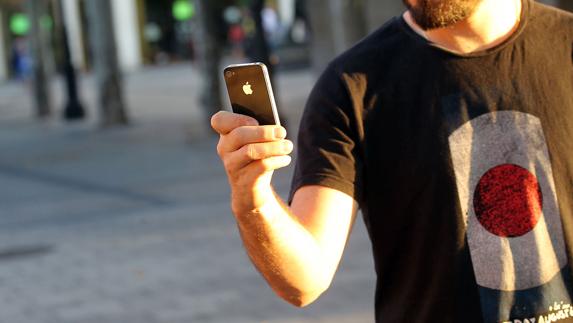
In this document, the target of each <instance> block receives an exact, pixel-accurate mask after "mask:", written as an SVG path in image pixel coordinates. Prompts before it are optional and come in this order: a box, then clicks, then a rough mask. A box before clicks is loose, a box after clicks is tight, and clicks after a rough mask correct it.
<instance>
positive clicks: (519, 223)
mask: <svg viewBox="0 0 573 323" xmlns="http://www.w3.org/2000/svg"><path fill="white" fill-rule="evenodd" d="M542 207H543V196H542V194H541V188H540V186H539V182H538V181H537V178H536V177H535V175H533V174H532V173H531V172H529V171H528V170H527V169H525V168H523V167H520V166H517V165H513V164H504V165H499V166H496V167H494V168H491V169H490V170H488V171H487V172H486V173H485V174H484V175H483V176H482V178H481V179H480V180H479V183H478V185H477V187H476V190H475V193H474V210H475V214H476V216H477V219H478V221H479V222H480V223H481V225H482V226H483V227H484V228H485V229H486V230H487V231H489V232H491V233H493V234H495V235H497V236H500V237H510V238H511V237H519V236H522V235H524V234H526V233H528V232H529V231H531V230H533V228H535V225H536V224H537V222H538V221H539V217H540V216H541V211H542Z"/></svg>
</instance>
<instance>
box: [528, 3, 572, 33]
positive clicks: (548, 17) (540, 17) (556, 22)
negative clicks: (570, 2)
mask: <svg viewBox="0 0 573 323" xmlns="http://www.w3.org/2000/svg"><path fill="white" fill-rule="evenodd" d="M531 11H532V12H531V18H530V20H531V22H532V23H534V24H537V25H540V26H541V27H542V28H543V29H544V30H545V31H546V32H566V33H567V34H569V35H571V36H573V13H571V12H568V11H565V10H562V9H559V8H556V7H552V6H549V5H545V4H542V3H539V2H533V5H532V10H531Z"/></svg>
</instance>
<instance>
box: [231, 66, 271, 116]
mask: <svg viewBox="0 0 573 323" xmlns="http://www.w3.org/2000/svg"><path fill="white" fill-rule="evenodd" d="M223 75H224V77H225V84H226V85H227V92H228V93H229V99H230V100H231V107H232V108H233V112H235V113H240V114H244V115H248V116H250V117H253V118H255V119H256V120H257V121H258V122H259V125H261V126H262V125H279V126H280V120H279V115H278V112H277V106H276V103H275V96H274V94H273V89H272V87H271V81H270V78H269V72H268V70H267V67H266V66H265V64H263V63H258V62H257V63H248V64H235V65H229V66H227V67H226V68H225V70H224V71H223Z"/></svg>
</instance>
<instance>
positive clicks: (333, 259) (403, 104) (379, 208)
mask: <svg viewBox="0 0 573 323" xmlns="http://www.w3.org/2000/svg"><path fill="white" fill-rule="evenodd" d="M404 3H405V4H406V6H407V8H408V10H407V11H406V12H405V13H404V14H403V15H402V16H400V17H395V18H393V19H391V20H390V21H388V22H387V23H386V24H385V25H384V26H382V27H381V28H380V29H378V30H377V31H375V32H374V33H372V34H371V35H370V36H368V37H367V38H365V39H364V40H362V41H361V42H360V43H358V44H357V45H356V46H354V47H353V48H351V49H350V50H348V51H347V52H346V53H344V54H342V55H341V56H339V57H338V58H337V59H335V60H334V61H333V62H331V63H330V64H329V66H328V68H327V69H326V71H325V72H324V74H323V75H322V77H321V78H320V79H319V81H318V82H317V84H316V85H315V87H314V89H313V91H312V93H311V95H310V98H309V100H308V103H307V106H306V110H305V113H304V115H303V119H302V122H301V125H300V130H299V131H300V132H299V136H298V159H297V163H296V169H295V174H294V179H293V184H292V190H291V194H290V198H289V203H290V206H287V205H286V204H285V203H284V202H283V201H282V200H281V199H280V198H279V197H277V195H276V194H275V193H274V191H273V189H272V187H271V184H270V183H271V177H272V174H273V170H275V169H278V168H281V167H285V166H287V165H288V164H289V163H290V161H291V160H290V157H289V154H290V153H291V151H292V150H293V144H292V143H291V142H290V141H288V140H286V139H285V135H286V133H285V130H284V129H283V128H281V127H278V126H257V123H256V121H254V120H253V119H251V118H249V117H246V116H241V115H236V114H232V113H230V112H219V113H217V114H216V115H214V116H213V118H212V125H213V128H214V129H215V130H216V131H217V132H219V133H220V135H221V138H220V141H219V144H218V147H217V149H218V152H219V155H220V157H221V159H222V160H223V163H224V165H225V169H226V171H227V175H228V178H229V183H230V186H231V190H232V195H231V203H232V210H233V213H234V215H235V218H236V220H237V222H238V227H239V230H240V232H241V236H242V238H243V241H244V244H245V247H246V249H247V251H248V253H249V256H250V258H251V260H252V261H253V263H254V264H255V265H256V267H257V268H258V269H259V271H260V272H261V274H262V275H263V276H264V278H265V279H266V280H267V282H268V283H269V285H270V286H271V287H272V288H273V290H274V291H275V292H276V293H277V294H278V295H279V296H280V297H282V298H284V299H285V300H286V301H288V302H290V303H292V304H294V305H296V306H305V305H307V304H309V303H311V302H313V301H314V300H315V299H316V298H317V297H319V295H320V294H321V293H323V292H324V291H325V290H326V289H327V288H328V286H329V285H330V283H331V281H332V279H333V276H334V273H335V271H336V268H337V267H338V264H339V262H340V259H341V255H342V252H343V249H344V245H345V244H346V241H347V239H348V235H349V233H350V231H351V228H352V224H353V222H354V220H355V216H356V212H357V210H358V209H359V208H360V209H361V210H362V213H363V216H364V221H365V223H366V227H367V229H368V231H369V234H370V238H371V240H372V248H373V253H374V262H375V269H376V274H377V277H378V280H377V285H376V300H375V308H376V321H377V322H557V321H563V322H566V321H569V320H570V318H571V317H573V315H571V311H570V309H571V308H573V307H572V305H571V303H572V299H571V296H572V295H573V288H572V286H573V285H572V282H573V280H572V278H573V276H572V273H571V270H572V268H573V267H572V266H571V260H572V259H573V258H572V254H571V252H572V250H573V249H571V248H570V246H571V245H572V243H573V240H572V239H573V220H572V219H573V140H572V138H573V90H572V89H573V58H572V56H571V53H572V48H573V15H571V14H568V13H565V12H563V11H559V10H557V9H553V8H550V7H547V6H545V5H542V4H539V3H537V2H534V1H533V0H506V1H499V0H442V1H431V0H405V1H404ZM567 246H569V248H567Z"/></svg>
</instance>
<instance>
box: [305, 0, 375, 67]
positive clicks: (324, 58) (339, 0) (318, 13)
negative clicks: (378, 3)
mask: <svg viewBox="0 0 573 323" xmlns="http://www.w3.org/2000/svg"><path fill="white" fill-rule="evenodd" d="M307 6H308V8H307V9H308V10H307V12H308V13H309V16H310V17H309V19H310V25H311V32H312V45H311V46H312V62H313V68H314V70H315V72H316V73H321V72H322V70H324V68H325V67H326V65H327V64H328V63H329V62H330V61H331V60H332V59H333V58H334V57H335V56H336V55H337V54H340V53H341V52H342V51H344V50H346V49H348V48H349V47H350V46H351V45H352V44H354V43H355V42H357V41H358V40H359V39H361V38H362V37H364V36H365V35H366V27H367V26H366V20H365V13H364V3H363V1H362V0H313V1H308V2H307Z"/></svg>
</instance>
